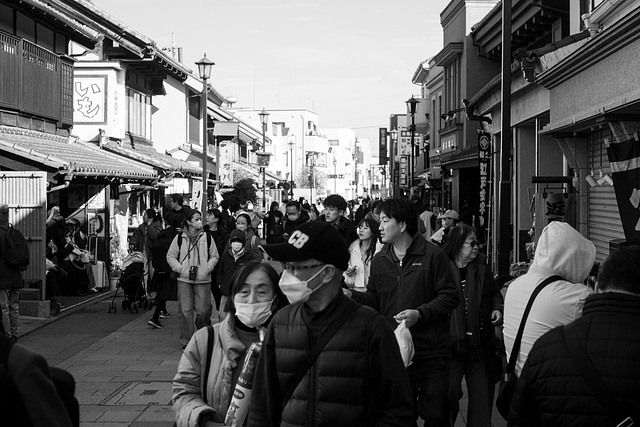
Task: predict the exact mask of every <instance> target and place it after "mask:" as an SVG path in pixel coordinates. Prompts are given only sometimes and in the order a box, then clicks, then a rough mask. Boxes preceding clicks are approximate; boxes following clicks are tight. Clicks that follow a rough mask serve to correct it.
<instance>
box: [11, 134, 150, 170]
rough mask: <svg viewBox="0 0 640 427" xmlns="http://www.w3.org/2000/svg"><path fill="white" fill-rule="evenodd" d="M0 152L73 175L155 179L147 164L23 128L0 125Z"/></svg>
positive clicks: (86, 144) (81, 143)
mask: <svg viewBox="0 0 640 427" xmlns="http://www.w3.org/2000/svg"><path fill="white" fill-rule="evenodd" d="M0 152H3V153H7V154H9V155H13V156H17V157H20V158H23V159H25V160H26V161H28V162H32V163H37V164H40V165H42V166H43V167H44V168H43V170H46V169H48V170H57V171H58V173H60V174H63V175H70V176H72V177H118V178H122V179H125V180H140V179H143V180H152V179H156V178H157V177H158V174H157V172H156V171H155V170H154V169H153V168H151V167H150V166H148V165H145V164H143V163H139V162H136V161H133V160H127V159H125V158H122V157H121V156H118V155H116V154H112V153H109V152H107V151H105V150H101V149H100V148H99V147H97V146H96V145H93V144H91V143H84V142H76V141H74V140H73V139H71V138H66V137H61V136H57V135H50V134H45V133H42V132H35V131H29V130H25V129H20V128H11V127H6V126H0Z"/></svg>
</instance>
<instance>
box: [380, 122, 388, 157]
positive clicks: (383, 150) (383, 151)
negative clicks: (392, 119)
mask: <svg viewBox="0 0 640 427" xmlns="http://www.w3.org/2000/svg"><path fill="white" fill-rule="evenodd" d="M387 151H388V150H387V128H378V164H379V165H386V164H387V159H388V157H389V154H388V152H387Z"/></svg>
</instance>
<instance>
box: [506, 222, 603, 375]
mask: <svg viewBox="0 0 640 427" xmlns="http://www.w3.org/2000/svg"><path fill="white" fill-rule="evenodd" d="M595 259H596V247H595V245H594V244H593V243H592V242H591V241H590V240H587V239H586V238H584V237H583V236H582V235H581V234H580V233H578V231H576V229H574V228H573V227H571V226H570V225H569V224H567V223H566V222H560V221H554V222H551V223H549V224H548V225H547V226H546V227H545V228H544V229H543V230H542V234H541V235H540V238H539V239H538V246H537V247H536V252H535V256H534V258H533V261H532V263H531V266H530V267H529V271H527V273H526V274H524V275H522V276H520V277H518V278H517V279H515V280H514V281H513V282H511V283H510V284H509V287H508V288H507V293H506V295H505V300H504V330H503V334H504V344H505V348H506V351H507V359H509V357H510V356H511V350H512V349H513V342H514V340H515V337H516V335H517V333H518V328H519V327H520V321H521V319H522V314H523V313H524V310H525V307H526V306H527V303H528V302H529V298H530V297H531V294H532V293H533V291H534V290H535V288H536V287H537V286H538V285H539V284H540V283H541V282H542V281H544V280H545V279H547V278H549V277H551V276H554V275H558V276H560V277H562V280H556V281H555V282H553V283H551V284H549V285H548V286H547V287H545V288H544V289H543V290H542V291H541V292H540V293H539V294H538V296H537V297H536V299H535V302H534V303H533V306H532V307H531V311H530V312H529V317H528V318H527V323H526V326H525V328H524V333H523V334H522V341H521V344H520V352H519V354H518V359H517V361H516V367H515V373H516V375H517V376H518V377H519V376H520V373H521V372H522V367H523V366H524V364H525V362H526V361H527V356H528V355H529V351H531V347H532V346H533V344H534V343H535V342H536V340H537V339H538V338H540V337H541V336H542V335H544V334H545V333H547V332H548V331H550V330H551V329H553V328H555V327H557V326H561V325H566V324H567V323H570V322H573V321H574V320H576V319H577V318H579V317H580V315H581V314H582V307H583V306H584V302H585V299H586V298H587V297H588V296H589V295H591V294H592V293H593V290H591V288H589V287H588V286H586V285H584V284H583V283H584V281H585V280H586V278H587V276H588V275H589V272H590V271H591V268H592V267H593V263H594V261H595Z"/></svg>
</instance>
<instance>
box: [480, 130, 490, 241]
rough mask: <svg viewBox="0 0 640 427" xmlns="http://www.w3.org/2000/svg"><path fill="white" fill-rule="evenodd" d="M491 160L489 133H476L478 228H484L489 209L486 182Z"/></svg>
mask: <svg viewBox="0 0 640 427" xmlns="http://www.w3.org/2000/svg"><path fill="white" fill-rule="evenodd" d="M490 161H491V134H490V133H488V132H479V133H478V164H479V165H480V206H479V209H478V221H479V222H478V223H479V228H482V229H484V228H486V226H487V221H488V220H489V218H488V217H489V211H488V209H487V206H488V205H489V202H490V201H489V200H488V199H487V197H488V195H489V191H488V186H487V183H488V182H489V173H490V171H491V168H490V165H489V162H490Z"/></svg>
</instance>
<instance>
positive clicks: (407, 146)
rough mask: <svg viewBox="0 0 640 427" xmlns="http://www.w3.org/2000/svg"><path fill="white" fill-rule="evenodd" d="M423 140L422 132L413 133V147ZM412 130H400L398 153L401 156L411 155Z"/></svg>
mask: <svg viewBox="0 0 640 427" xmlns="http://www.w3.org/2000/svg"><path fill="white" fill-rule="evenodd" d="M420 141H422V134H420V133H415V134H414V135H413V147H416V146H419V145H420ZM411 147H412V144H411V131H408V130H403V131H401V132H400V142H399V145H398V154H399V155H401V156H410V155H411Z"/></svg>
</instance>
